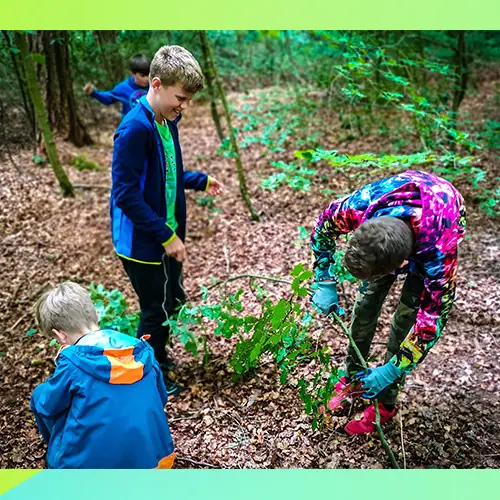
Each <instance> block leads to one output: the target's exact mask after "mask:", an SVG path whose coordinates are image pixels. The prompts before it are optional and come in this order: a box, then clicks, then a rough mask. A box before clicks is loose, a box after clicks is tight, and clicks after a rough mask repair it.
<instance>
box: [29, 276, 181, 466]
mask: <svg viewBox="0 0 500 500" xmlns="http://www.w3.org/2000/svg"><path fill="white" fill-rule="evenodd" d="M36 317H37V323H38V325H39V328H40V330H41V331H42V332H43V333H46V334H50V335H52V336H54V337H55V338H56V339H57V340H58V341H59V342H60V343H61V345H62V348H61V350H60V351H59V354H58V355H57V358H56V363H57V364H56V369H55V372H54V374H53V375H52V377H50V378H49V379H48V380H47V381H46V382H45V383H43V384H40V385H39V386H38V387H36V388H35V390H34V391H33V395H32V398H31V409H32V411H33V413H34V415H35V419H36V422H37V425H38V428H39V430H40V432H41V434H42V436H43V438H44V440H45V441H46V442H47V444H48V453H47V464H48V467H49V468H50V469H150V468H171V467H172V465H173V462H174V447H173V443H172V438H171V436H170V429H169V426H168V421H167V416H166V415H165V411H164V407H165V405H166V403H167V392H166V390H165V385H164V383H163V376H162V373H161V370H160V367H159V365H158V363H157V362H156V360H155V358H154V352H153V349H152V348H151V347H150V345H149V344H148V343H147V342H145V341H143V340H138V339H136V338H133V337H130V336H128V335H124V334H121V333H118V332H114V331H112V330H99V327H98V326H97V321H98V319H97V313H96V310H95V308H94V305H93V304H92V301H91V299H90V297H89V294H88V293H87V292H86V290H85V289H84V288H82V287H81V286H80V285H77V284H76V283H70V282H68V283H63V284H62V285H60V286H58V287H57V288H56V289H54V290H52V291H49V292H47V293H45V294H44V295H43V296H42V297H41V298H40V300H39V301H38V303H37V306H36Z"/></svg>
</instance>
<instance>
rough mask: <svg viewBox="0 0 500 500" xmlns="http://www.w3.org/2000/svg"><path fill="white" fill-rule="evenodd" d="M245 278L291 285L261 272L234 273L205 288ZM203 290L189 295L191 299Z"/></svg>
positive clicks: (196, 297)
mask: <svg viewBox="0 0 500 500" xmlns="http://www.w3.org/2000/svg"><path fill="white" fill-rule="evenodd" d="M245 278H252V279H257V280H267V281H275V282H277V283H286V284H287V285H291V284H292V282H291V281H289V280H284V279H282V278H273V277H272V276H265V275H262V274H236V275H234V276H230V277H229V278H227V279H225V280H224V281H220V282H219V283H215V284H214V285H210V286H207V287H206V289H207V290H212V289H213V288H216V287H218V286H221V285H224V286H225V285H226V284H227V283H230V282H231V281H236V280H241V279H245ZM203 293H204V292H199V293H197V294H196V295H193V296H192V297H191V300H195V299H198V298H200V297H201V296H202V295H203Z"/></svg>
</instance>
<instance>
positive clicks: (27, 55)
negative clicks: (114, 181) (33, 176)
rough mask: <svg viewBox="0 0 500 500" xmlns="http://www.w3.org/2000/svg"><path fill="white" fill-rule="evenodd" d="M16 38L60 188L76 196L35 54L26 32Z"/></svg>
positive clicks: (66, 194) (16, 33)
mask: <svg viewBox="0 0 500 500" xmlns="http://www.w3.org/2000/svg"><path fill="white" fill-rule="evenodd" d="M14 36H15V40H16V45H17V48H18V49H19V50H20V55H21V61H22V65H23V68H24V73H25V75H26V85H27V87H28V92H29V95H30V97H31V102H32V103H33V108H34V110H35V116H36V120H37V122H38V126H39V128H40V131H41V133H42V137H43V141H44V143H45V148H46V150H47V156H48V157H49V162H50V164H51V166H52V170H53V171H54V174H55V176H56V178H57V180H58V182H59V186H60V187H61V190H62V193H63V195H64V196H74V192H73V185H72V184H71V181H70V180H69V178H68V176H67V174H66V172H65V170H64V168H63V166H62V165H61V162H60V161H59V156H58V154H57V148H56V144H55V142H54V136H53V135H52V130H51V128H50V124H49V118H48V115H47V110H46V109H45V105H44V102H43V98H42V92H41V90H40V87H39V84H38V81H37V78H36V69H35V62H34V60H33V54H32V53H31V52H30V50H29V47H28V40H27V39H26V34H25V33H24V32H19V31H16V32H15V34H14Z"/></svg>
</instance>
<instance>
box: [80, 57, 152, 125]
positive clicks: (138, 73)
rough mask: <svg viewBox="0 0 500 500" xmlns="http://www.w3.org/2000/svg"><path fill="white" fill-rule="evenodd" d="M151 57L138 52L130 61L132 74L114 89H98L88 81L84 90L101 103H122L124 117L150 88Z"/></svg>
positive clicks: (106, 104) (107, 104)
mask: <svg viewBox="0 0 500 500" xmlns="http://www.w3.org/2000/svg"><path fill="white" fill-rule="evenodd" d="M149 65H150V62H149V59H148V58H147V57H146V56H144V55H142V54H136V55H135V56H134V57H132V58H131V59H130V61H129V63H128V67H129V69H130V73H131V76H129V77H128V78H127V79H125V80H123V82H120V83H119V84H118V85H116V87H115V88H114V89H113V90H105V91H102V90H97V89H96V88H95V87H94V85H93V84H92V83H87V84H86V85H85V87H83V91H84V92H85V94H87V95H88V96H90V97H93V98H94V99H97V100H98V101H99V102H100V103H101V104H104V105H105V106H109V105H111V104H114V103H115V102H121V103H122V118H123V117H124V116H125V115H126V114H127V113H128V112H129V111H130V110H131V109H132V108H133V107H134V106H135V105H136V104H137V103H138V102H139V99H140V98H141V97H142V96H145V95H146V94H147V93H148V89H149Z"/></svg>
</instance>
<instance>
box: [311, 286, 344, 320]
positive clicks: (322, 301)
mask: <svg viewBox="0 0 500 500" xmlns="http://www.w3.org/2000/svg"><path fill="white" fill-rule="evenodd" d="M311 301H312V303H313V304H314V305H315V306H316V307H317V308H318V309H319V310H320V311H321V312H322V313H323V314H326V315H328V314H330V313H331V312H332V311H334V312H335V313H336V314H340V315H341V314H342V313H341V311H342V309H341V308H340V307H339V296H338V294H337V283H336V282H335V281H320V282H319V283H318V288H317V289H316V292H315V293H314V295H313V296H312V299H311Z"/></svg>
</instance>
